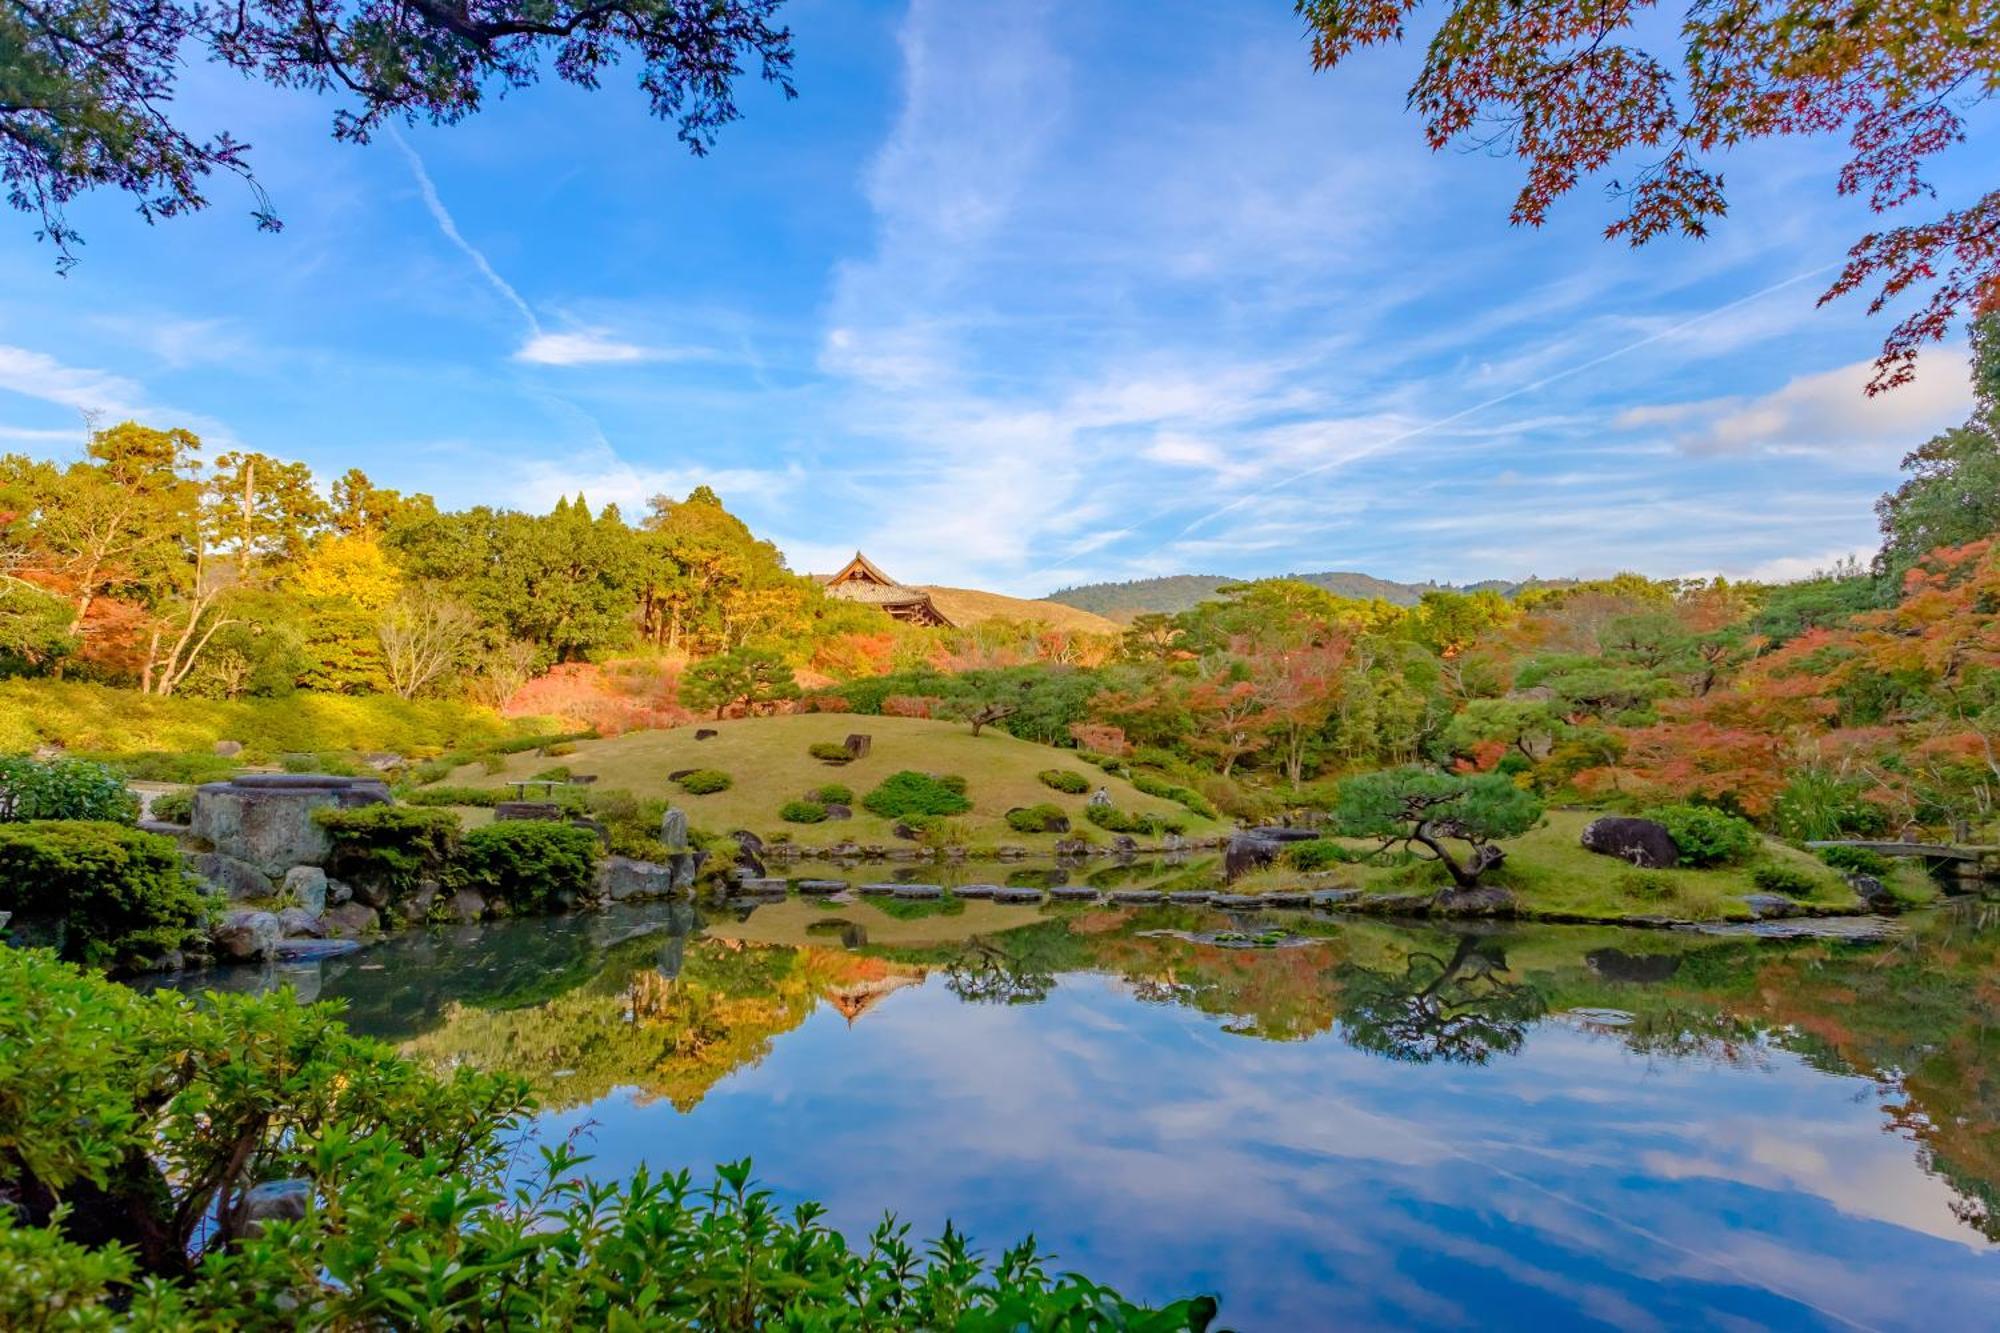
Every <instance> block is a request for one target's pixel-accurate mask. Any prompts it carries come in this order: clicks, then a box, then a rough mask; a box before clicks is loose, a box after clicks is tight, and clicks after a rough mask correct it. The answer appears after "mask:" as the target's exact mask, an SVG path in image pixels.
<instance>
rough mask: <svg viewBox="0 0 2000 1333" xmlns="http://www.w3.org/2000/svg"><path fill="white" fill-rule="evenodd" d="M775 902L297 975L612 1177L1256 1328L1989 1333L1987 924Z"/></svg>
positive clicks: (485, 938) (498, 936)
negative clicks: (811, 1208) (1190, 1305)
mask: <svg viewBox="0 0 2000 1333" xmlns="http://www.w3.org/2000/svg"><path fill="white" fill-rule="evenodd" d="M901 907H902V905H901V904H893V903H892V904H887V905H879V904H876V903H873V902H859V903H851V904H824V903H811V902H800V901H798V900H790V901H785V902H779V903H772V904H768V905H763V906H756V907H748V908H739V909H735V910H731V911H718V912H715V913H712V914H709V915H706V916H704V915H703V914H702V913H701V912H700V911H699V910H698V909H694V908H690V907H689V906H687V905H684V904H682V905H672V906H668V905H659V906H653V907H648V908H629V909H622V910H618V911H614V912H610V913H604V914H599V915H592V916H578V917H570V918H557V919H551V920H535V921H519V922H504V923H499V924H494V925H487V926H481V927H461V928H455V929H446V930H437V931H432V932H421V933H415V934H410V935H405V936H401V937H398V938H394V939H391V940H388V941H385V942H383V943H382V944H379V945H377V946H375V947H374V948H372V949H369V950H367V951H364V952H362V953H358V954H353V955H349V956H347V957H344V958H339V959H333V960H328V961H325V962H321V963H316V964H304V965H296V966H281V967H277V968H268V969H243V970H234V971H225V972H214V973H209V974H206V975H204V976H201V977H197V978H192V979H186V980H184V981H183V982H181V983H180V984H183V985H190V986H196V987H199V986H226V987H236V988H263V987H267V986H271V985H275V984H280V983H283V982H289V983H291V984H294V985H295V986H297V987H298V988H299V989H300V990H301V992H302V993H304V994H307V995H317V996H318V997H320V998H326V999H338V1000H341V1001H344V1002H345V1003H346V1004H347V1006H348V1012H349V1021H350V1022H351V1024H352V1025H353V1026H354V1027H355V1028H356V1029H357V1030H359V1031H362V1032H365V1033H369V1034H372V1035H376V1036H380V1037H383V1038H385V1039H388V1040H390V1041H393V1042H395V1043H397V1044H398V1045H400V1046H401V1047H402V1048H403V1049H404V1050H405V1051H406V1052H408V1053H409V1054H411V1055H412V1056H415V1057H418V1058H422V1059H426V1060H433V1061H437V1062H439V1063H441V1064H444V1063H452V1062H459V1061H470V1062H472V1063H475V1064H477V1065H480V1066H483V1067H487V1068H499V1069H508V1070H512V1071H514V1072H517V1073H519V1074H521V1075H523V1076H525V1077H527V1078H529V1079H530V1080H531V1081H532V1082H533V1083H534V1084H535V1086H536V1088H537V1090H538V1092H539V1094H540V1095H541V1097H542V1098H543V1100H544V1103H545V1105H546V1107H547V1110H546V1112H545V1114H544V1117H543V1119H542V1121H541V1123H540V1126H539V1129H540V1130H541V1132H544V1133H546V1134H549V1135H553V1136H561V1135H567V1134H576V1135H578V1136H580V1138H581V1139H582V1140H583V1142H584V1144H585V1145H586V1148H587V1150H588V1151H589V1152H591V1153H592V1154H593V1155H594V1163H593V1166H592V1168H591V1169H592V1170H593V1171H596V1172H600V1173H604V1174H612V1173H621V1174H622V1173H625V1172H628V1171H630V1170H631V1169H633V1168H635V1167H637V1166H638V1165H639V1164H640V1163H641V1162H648V1163H652V1164H654V1165H656V1166H667V1167H678V1166H683V1165H685V1166H690V1167H694V1168H696V1169H697V1170H701V1169H705V1168H706V1167H707V1166H708V1165H710V1164H713V1163H716V1162H721V1161H728V1160H733V1159H736V1158H740V1157H743V1156H750V1157H753V1158H754V1159H755V1162H756V1169H757V1175H758V1176H759V1177H760V1178H761V1179H762V1180H763V1181H764V1182H765V1183H766V1184H768V1185H769V1186H771V1187H772V1188H773V1189H775V1190H776V1191H777V1192H778V1193H779V1194H780V1195H781V1196H784V1197H787V1198H791V1197H799V1198H804V1197H811V1198H817V1199H820V1200H823V1201H824V1202H825V1203H827V1204H828V1205H829V1207H830V1210H831V1219H832V1221H833V1222H835V1223H836V1224H837V1225H839V1226H841V1227H843V1228H844V1229H846V1230H848V1231H849V1233H850V1235H857V1236H858V1235H859V1234H861V1233H865V1232H866V1231H868V1230H869V1229H871V1228H872V1227H873V1226H874V1225H875V1224H876V1222H878V1221H879V1220H880V1217H881V1214H882V1212H883V1210H884V1209H889V1210H893V1211H894V1212H896V1213H897V1214H899V1215H900V1216H901V1217H902V1218H904V1219H905V1220H907V1221H909V1222H910V1223H912V1224H913V1228H914V1230H915V1231H916V1232H917V1233H920V1234H925V1235H928V1234H932V1233H934V1232H935V1231H937V1230H938V1229H940V1228H941V1227H942V1226H943V1224H944V1222H945V1221H946V1219H950V1220H951V1222H952V1223H953V1224H955V1225H957V1226H959V1227H961V1228H965V1229H968V1230H969V1231H970V1232H971V1233H972V1234H973V1235H974V1236H975V1237H976V1238H977V1239H978V1240H979V1241H980V1242H981V1243H982V1244H983V1245H984V1246H986V1247H987V1248H988V1249H989V1250H994V1249H997V1248H998V1247H1000V1246H1001V1245H1003V1244H1006V1243H1010V1242H1012V1241H1013V1240H1016V1239H1018V1238H1019V1237H1021V1236H1023V1235H1025V1234H1027V1233H1029V1232H1032V1233H1034V1235H1035V1237H1036V1239H1037V1240H1038V1241H1039V1242H1040V1243H1041V1244H1042V1245H1043V1246H1044V1247H1045V1248H1047V1249H1050V1250H1053V1251H1054V1252H1056V1253H1057V1254H1058V1255H1059V1256H1060V1260H1061V1265H1062V1266H1064V1267H1075V1268H1077V1269H1079V1270H1081V1271H1084V1272H1087V1273H1089V1274H1091V1275H1092V1276H1094V1277H1096V1278H1099V1279H1101V1280H1104V1281H1107V1282H1110V1283H1112V1284H1113V1285H1116V1286H1118V1287H1120V1288H1122V1289H1124V1290H1126V1291H1127V1292H1129V1293H1131V1294H1133V1295H1135V1296H1140V1297H1144V1298H1149V1299H1155V1300H1165V1299H1168V1298H1171V1297H1174V1296H1177V1295H1181V1294H1187V1293H1190V1292H1193V1291H1199V1290H1210V1291H1215V1292H1218V1293H1220V1294H1221V1295H1222V1297H1223V1317H1224V1323H1226V1324H1227V1325H1228V1326H1229V1327H1232V1328H1240V1329H1299V1328H1323V1327H1408V1326H1412V1325H1421V1326H1430V1327H1434V1326H1441V1325H1463V1326H1479V1327H1483V1328H1541V1329H1546V1328H1549V1327H1577V1326H1603V1327H1617V1328H1621V1329H1643V1328H1679V1327H1730V1328H1743V1327H1777V1328H1818V1327H1827V1328H1883V1329H1889V1328H1915V1327H1919V1326H1922V1327H1924V1328H1927V1329H1947V1328H1975V1327H1991V1321H1992V1318H1993V1310H1994V1309H1995V1308H1996V1301H2000V1244H1996V1240H2000V1060H1996V1057H2000V1021H1996V1020H2000V988H1996V986H1995V985H1994V981H1995V979H1996V977H2000V971H1996V968H2000V925H1994V924H1989V923H1987V922H1986V921H1984V920H1982V919H1980V918H1979V917H1977V916H1973V915H1968V914H1964V913H1959V914H1953V915H1949V916H1947V915H1942V914H1941V915H1939V916H1937V917H1934V918H1932V919H1930V920H1928V921H1917V922H1916V924H1915V925H1914V927H1913V929H1912V931H1911V932H1910V934H1909V935H1908V936H1907V937H1906V938H1904V939H1902V940H1900V941H1898V942H1896V943H1893V944H1886V945H1884V944H1869V945H1862V944H1849V943H1840V942H1835V941H1797V942H1784V943H1774V942H1770V941H1756V940H1746V939H1715V938H1708V937H1702V936H1695V935H1684V934H1677V933H1673V932H1665V931H1651V932H1644V931H1621V930H1616V929H1610V928H1602V929H1600V928H1586V927H1507V928H1504V929H1488V930H1466V931H1456V932H1454V931H1447V930H1442V929H1436V928H1417V927H1404V926H1398V925H1395V924H1391V923H1385V922H1374V921H1341V920H1338V919H1333V918H1328V917H1324V916H1319V917H1315V916H1312V915H1309V914H1306V913H1270V914H1266V915H1263V916H1259V917H1255V918H1248V919H1246V918H1242V917H1229V916H1224V915H1222V914H1220V913H1216V912H1212V911H1208V910H1205V909H1199V908H1191V907H1186V906H1167V907H1152V908H1139V909H1113V908H1107V907H1101V906H1093V907H1078V908H1071V909H1063V910H1048V909H1042V910H1037V909H1032V908H1006V907H1003V906H1000V905H997V904H990V903H965V904H963V905H962V908H961V909H960V910H958V911H956V912H952V913H934V914H931V915H921V914H914V915H913V914H910V913H903V914H900V915H899V914H898V913H897V911H896V910H895V909H898V908H901Z"/></svg>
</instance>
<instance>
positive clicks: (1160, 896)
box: [1111, 889, 1167, 904]
mask: <svg viewBox="0 0 2000 1333" xmlns="http://www.w3.org/2000/svg"><path fill="white" fill-rule="evenodd" d="M1166 898H1167V895H1166V894H1164V893H1161V892H1160V891H1159V890H1158V889H1117V890H1115V891H1113V893H1112V895H1111V901H1112V902H1114V903H1125V904H1136V903H1158V902H1165V901H1166Z"/></svg>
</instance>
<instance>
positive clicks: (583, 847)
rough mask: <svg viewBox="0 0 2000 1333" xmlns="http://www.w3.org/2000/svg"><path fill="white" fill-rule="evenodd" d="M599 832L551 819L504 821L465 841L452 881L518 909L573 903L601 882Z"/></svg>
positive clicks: (539, 909) (547, 908) (534, 909)
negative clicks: (598, 863) (598, 861)
mask: <svg viewBox="0 0 2000 1333" xmlns="http://www.w3.org/2000/svg"><path fill="white" fill-rule="evenodd" d="M599 849H600V844H599V842H598V840H597V834H596V833H595V832H594V831H592V830H590V829H587V828H583V827H581V826H580V825H576V824H558V823H556V822H554V821H553V820H547V819H501V820H495V821H494V822H493V823H491V824H488V825H486V827H484V828H476V829H473V830H472V831H471V832H469V833H467V834H466V835H465V836H464V837H463V838H461V839H460V840H459V844H458V851H457V854H456V855H455V856H453V858H452V863H451V879H452V882H453V883H455V884H458V885H459V886H461V887H464V888H468V889H474V890H476V891H478V892H479V893H482V894H484V895H485V896H486V900H487V902H488V903H489V904H492V905H497V906H504V907H505V908H507V909H508V910H509V911H513V912H546V911H550V910H553V909H560V908H564V907H568V906H571V905H572V904H574V903H576V902H577V901H579V900H580V899H582V898H583V897H584V896H585V895H587V894H588V893H589V892H590V891H591V890H592V889H593V888H594V887H595V885H596V879H597V857H598V852H599Z"/></svg>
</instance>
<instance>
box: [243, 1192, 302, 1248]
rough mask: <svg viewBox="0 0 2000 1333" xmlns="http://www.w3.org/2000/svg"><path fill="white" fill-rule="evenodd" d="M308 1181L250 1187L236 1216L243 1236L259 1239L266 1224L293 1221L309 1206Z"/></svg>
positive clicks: (299, 1217)
mask: <svg viewBox="0 0 2000 1333" xmlns="http://www.w3.org/2000/svg"><path fill="white" fill-rule="evenodd" d="M312 1196H313V1186H312V1182H311V1181H310V1180H267V1181H265V1182H264V1183H263V1184H261V1185H252V1186H251V1187H250V1188H249V1189H248V1190H247V1191H245V1193H244V1195H243V1211H242V1212H241V1213H239V1214H237V1217H238V1220H239V1225H240V1226H241V1228H242V1232H243V1234H244V1235H246V1236H260V1235H262V1234H263V1233H264V1224H265V1223H267V1222H296V1221H298V1220H299V1219H301V1218H303V1217H304V1216H305V1215H306V1207H307V1206H308V1205H309V1204H311V1203H312Z"/></svg>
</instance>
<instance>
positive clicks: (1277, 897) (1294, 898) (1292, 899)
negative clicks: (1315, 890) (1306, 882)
mask: <svg viewBox="0 0 2000 1333" xmlns="http://www.w3.org/2000/svg"><path fill="white" fill-rule="evenodd" d="M1311 902H1312V895H1311V894H1310V893H1307V892H1306V891H1305V890H1304V889H1273V890H1272V891H1271V892H1269V893H1267V894H1265V895H1264V906H1266V907H1305V906H1308V905H1310V904H1311Z"/></svg>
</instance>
